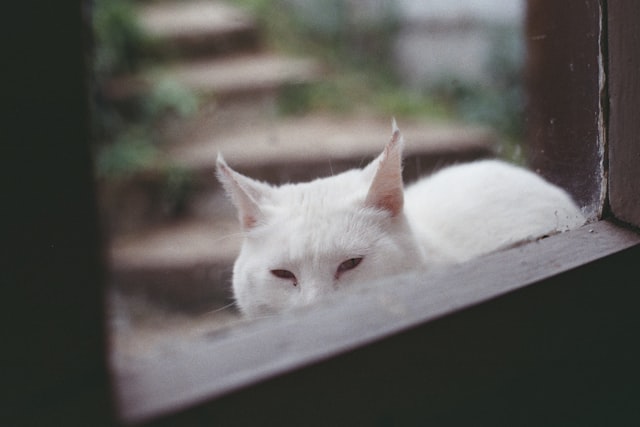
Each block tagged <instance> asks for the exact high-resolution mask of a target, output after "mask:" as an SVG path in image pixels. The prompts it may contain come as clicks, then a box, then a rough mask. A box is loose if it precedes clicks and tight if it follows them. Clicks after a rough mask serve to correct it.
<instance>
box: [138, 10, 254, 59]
mask: <svg viewBox="0 0 640 427" xmlns="http://www.w3.org/2000/svg"><path fill="white" fill-rule="evenodd" d="M137 14H138V22H139V23H140V25H141V27H142V29H143V30H144V32H145V34H147V35H149V36H150V37H151V38H152V40H153V41H154V42H155V43H153V44H154V46H157V48H155V49H153V48H152V51H151V52H148V54H150V55H152V56H156V57H160V58H166V57H173V58H176V57H180V58H188V57H191V58H193V57H205V56H206V57H214V56H221V55H226V54H229V53H234V54H237V53H239V52H252V51H257V50H258V49H259V48H260V37H259V31H258V28H257V26H256V22H255V20H254V18H253V17H252V16H251V15H250V14H249V13H247V12H245V11H243V10H242V9H239V8H237V7H235V6H232V5H230V4H227V3H222V2H216V1H204V0H190V1H182V2H177V1H163V2H153V3H148V2H146V3H144V4H142V5H140V6H138V8H137Z"/></svg>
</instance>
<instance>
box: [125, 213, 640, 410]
mask: <svg viewBox="0 0 640 427" xmlns="http://www.w3.org/2000/svg"><path fill="white" fill-rule="evenodd" d="M639 243H640V236H639V235H637V234H635V233H634V232H631V231H628V230H625V229H621V228H618V227H616V226H614V225H612V224H610V223H607V222H599V223H595V224H590V225H586V226H584V227H583V228H581V229H579V230H575V231H573V232H570V233H564V234H561V235H556V236H552V237H550V238H547V239H544V240H541V241H538V242H533V243H530V244H526V245H522V246H520V247H517V248H514V249H511V250H508V251H504V252H501V253H496V254H492V255H489V256H487V257H484V258H481V259H478V260H475V261H472V262H469V263H467V264H464V265H461V266H458V267H455V268H449V269H439V270H433V271H430V272H426V273H422V274H419V273H415V274H409V275H406V276H402V277H397V278H395V279H388V280H385V281H382V282H380V283H376V284H371V285H368V286H367V287H366V288H364V287H363V288H358V289H354V290H352V291H350V292H345V293H344V294H342V295H339V296H336V298H333V299H332V300H329V301H327V302H326V303H325V304H318V305H317V306H314V307H312V308H309V309H307V310H306V311H304V312H297V313H291V314H287V315H282V316H277V317H273V318H268V319H263V320H260V321H257V322H248V323H246V324H243V325H238V326H235V327H233V328H231V329H228V330H225V331H222V332H220V331H219V332H217V333H215V334H211V335H210V336H202V337H201V338H200V339H196V340H193V339H191V340H190V341H180V342H175V345H174V346H171V347H170V348H167V349H166V351H164V352H161V353H156V354H154V355H147V357H145V358H142V359H139V360H131V359H130V360H126V361H120V365H119V366H116V369H117V372H116V373H115V375H116V388H117V390H118V393H119V396H118V401H119V407H120V411H121V415H122V416H123V417H124V419H126V420H129V421H140V420H145V419H149V418H152V417H155V416H158V415H160V414H163V413H170V412H172V411H176V410H180V409H184V408H185V407H189V406H191V405H194V404H196V403H199V402H203V401H205V400H207V399H212V398H216V397H220V396H223V395H225V394H228V393H230V392H233V391H235V390H238V389H241V388H243V387H247V386H249V385H252V384H256V383H260V382H262V381H264V380H267V379H270V378H273V377H276V376H278V375H281V374H284V373H286V372H289V371H292V370H295V369H298V368H301V367H304V366H308V365H310V364H314V363H317V362H320V361H322V360H325V359H328V358H331V357H333V356H336V355H339V354H343V353H346V352H349V351H351V350H355V349H357V348H360V347H362V346H366V345H367V344H371V343H373V342H376V341H379V340H382V339H383V338H386V337H389V336H391V335H392V334H397V333H399V332H402V331H405V330H408V329H411V328H414V327H416V326H418V325H421V324H425V322H428V321H433V320H434V319H438V318H442V317H444V316H447V315H448V314H451V313H454V312H457V311H460V310H463V309H465V308H468V307H471V306H476V305H478V304H480V303H482V302H486V301H489V300H492V299H495V298H498V297H500V296H502V295H505V294H509V293H512V292H513V291H516V290H519V289H522V288H525V287H527V285H531V284H533V283H535V282H539V281H541V280H543V279H546V278H548V277H552V276H554V275H557V274H559V273H561V272H564V271H568V270H571V269H573V268H575V267H577V266H580V265H584V264H586V263H589V262H591V261H593V260H596V259H599V258H601V257H603V256H606V255H609V254H612V253H616V252H618V251H621V250H623V249H625V248H629V247H632V246H634V245H638V244H639ZM386 368H388V367H384V366H381V367H380V369H386Z"/></svg>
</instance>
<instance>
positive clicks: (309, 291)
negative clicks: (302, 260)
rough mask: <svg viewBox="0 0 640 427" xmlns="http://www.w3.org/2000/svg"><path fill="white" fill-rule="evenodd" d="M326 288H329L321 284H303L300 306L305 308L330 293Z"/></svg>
mask: <svg viewBox="0 0 640 427" xmlns="http://www.w3.org/2000/svg"><path fill="white" fill-rule="evenodd" d="M326 288H327V286H323V285H322V284H321V283H305V284H303V286H302V289H301V292H300V299H299V303H300V305H303V306H304V305H309V304H313V303H315V302H316V301H318V300H319V299H321V298H322V297H323V296H325V295H326V294H327V293H328V292H327V290H326Z"/></svg>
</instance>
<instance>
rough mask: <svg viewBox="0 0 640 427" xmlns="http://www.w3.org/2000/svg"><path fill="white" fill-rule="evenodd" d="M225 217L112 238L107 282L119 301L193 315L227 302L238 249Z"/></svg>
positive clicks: (232, 224) (232, 228)
mask: <svg viewBox="0 0 640 427" xmlns="http://www.w3.org/2000/svg"><path fill="white" fill-rule="evenodd" d="M239 232H240V229H239V227H238V225H237V222H236V221H235V218H231V219H229V220H228V221H225V220H221V219H220V218H218V219H216V220H215V221H212V220H209V221H202V220H188V221H179V222H173V223H168V224H164V225H163V226H161V227H158V228H155V229H152V230H147V231H142V232H137V233H130V234H128V235H126V236H119V237H114V238H113V240H112V241H111V244H110V247H109V263H110V273H111V283H112V284H113V286H114V288H115V289H116V290H117V291H118V292H119V293H121V294H122V295H124V296H130V297H131V296H138V297H143V298H144V299H146V300H149V301H152V302H154V303H157V304H159V305H161V306H165V307H167V308H171V309H175V310H179V311H183V312H198V311H210V310H215V309H216V308H219V307H221V306H225V305H227V304H229V302H230V301H231V295H232V292H231V289H230V287H229V286H230V283H231V269H232V266H233V261H234V259H235V257H236V256H237V254H238V250H239V248H240V243H241V237H240V234H239Z"/></svg>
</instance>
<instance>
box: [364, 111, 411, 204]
mask: <svg viewBox="0 0 640 427" xmlns="http://www.w3.org/2000/svg"><path fill="white" fill-rule="evenodd" d="M403 144H404V141H403V138H402V134H401V133H400V130H399V129H398V127H397V126H396V125H395V120H394V126H393V135H392V137H391V141H389V143H388V144H387V146H386V147H385V149H384V151H383V152H382V154H381V155H380V157H379V158H378V168H377V170H376V173H375V175H374V177H373V181H372V182H371V186H370V187H369V192H368V193H367V198H366V199H365V205H366V206H369V207H375V208H378V209H382V210H385V211H388V212H389V213H391V215H392V216H396V215H398V214H400V213H401V212H402V207H403V204H404V190H403V184H402V146H403Z"/></svg>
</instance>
